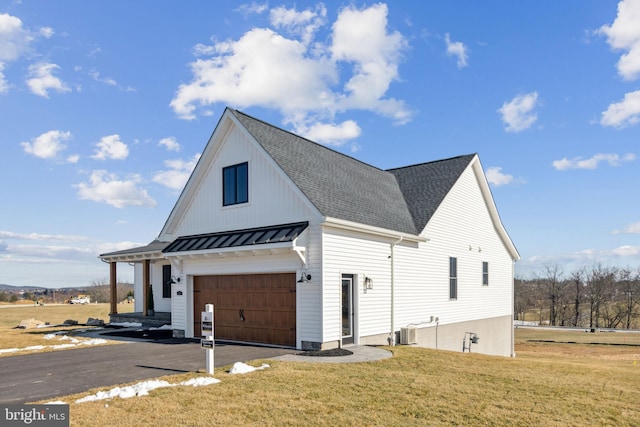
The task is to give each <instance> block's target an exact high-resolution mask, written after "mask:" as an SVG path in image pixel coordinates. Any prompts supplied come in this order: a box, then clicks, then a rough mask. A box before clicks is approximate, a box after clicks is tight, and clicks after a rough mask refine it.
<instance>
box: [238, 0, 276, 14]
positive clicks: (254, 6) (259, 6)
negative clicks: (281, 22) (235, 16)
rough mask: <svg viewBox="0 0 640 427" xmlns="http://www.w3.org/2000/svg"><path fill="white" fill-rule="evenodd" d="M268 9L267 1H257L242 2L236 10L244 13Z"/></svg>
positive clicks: (259, 12) (261, 11) (262, 11)
mask: <svg viewBox="0 0 640 427" xmlns="http://www.w3.org/2000/svg"><path fill="white" fill-rule="evenodd" d="M268 9H269V4H268V3H257V2H252V3H251V4H242V5H240V6H239V7H238V8H237V9H236V10H237V11H238V12H240V13H242V14H244V15H249V14H253V13H255V14H258V15H259V14H261V13H264V12H266V11H267V10H268Z"/></svg>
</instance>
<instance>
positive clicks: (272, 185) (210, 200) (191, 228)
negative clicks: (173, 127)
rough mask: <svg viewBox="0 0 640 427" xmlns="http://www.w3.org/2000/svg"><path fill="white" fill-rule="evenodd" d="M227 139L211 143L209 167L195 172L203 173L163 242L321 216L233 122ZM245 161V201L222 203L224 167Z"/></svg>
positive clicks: (162, 237)
mask: <svg viewBox="0 0 640 427" xmlns="http://www.w3.org/2000/svg"><path fill="white" fill-rule="evenodd" d="M226 137H227V138H226V139H225V140H224V141H222V142H221V145H220V146H219V147H215V148H216V151H215V158H214V159H213V161H212V162H211V163H210V164H209V166H208V168H207V169H206V170H198V171H196V172H197V173H198V174H203V176H202V177H199V179H201V181H200V185H199V186H198V188H197V189H196V190H195V191H194V193H193V194H191V196H190V197H189V200H184V202H185V203H187V207H186V209H185V210H184V212H183V213H182V215H181V217H180V218H177V219H175V221H176V223H175V224H173V225H172V226H170V227H165V230H163V233H161V235H160V239H161V240H164V241H171V240H173V239H175V238H177V237H180V236H189V235H195V234H205V233H215V232H220V231H229V230H239V229H246V228H252V227H262V226H267V225H276V224H286V223H290V222H297V221H305V220H308V219H309V218H310V217H316V219H317V220H318V221H319V220H320V217H319V216H318V215H319V214H318V212H317V211H316V210H315V208H312V206H311V205H310V204H309V202H308V201H307V200H306V199H305V198H304V197H302V195H301V193H300V192H299V190H298V189H297V188H296V187H295V186H294V185H293V184H292V183H291V181H290V180H289V178H288V177H286V175H284V173H283V172H282V170H281V169H280V168H278V167H277V165H276V164H275V162H274V161H273V159H271V158H270V157H269V156H268V155H267V154H266V153H265V152H264V150H262V148H261V147H260V146H259V145H258V144H257V143H256V142H255V141H253V140H251V139H250V137H248V136H246V134H245V133H244V132H242V131H241V130H239V129H237V128H236V127H235V126H234V127H233V128H232V129H231V130H230V131H229V132H228V133H227V134H226ZM208 149H209V148H208ZM244 162H248V165H249V172H248V175H249V201H248V203H242V204H238V205H232V206H222V170H223V168H225V167H227V166H232V165H237V164H240V163H244Z"/></svg>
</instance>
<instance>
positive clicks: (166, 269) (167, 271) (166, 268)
mask: <svg viewBox="0 0 640 427" xmlns="http://www.w3.org/2000/svg"><path fill="white" fill-rule="evenodd" d="M162 298H171V265H163V266H162Z"/></svg>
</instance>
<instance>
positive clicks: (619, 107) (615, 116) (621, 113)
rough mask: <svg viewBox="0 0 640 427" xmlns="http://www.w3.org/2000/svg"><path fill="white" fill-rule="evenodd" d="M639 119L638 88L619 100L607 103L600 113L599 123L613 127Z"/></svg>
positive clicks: (639, 99)
mask: <svg viewBox="0 0 640 427" xmlns="http://www.w3.org/2000/svg"><path fill="white" fill-rule="evenodd" d="M638 121H640V90H636V91H635V92H629V93H627V94H625V95H624V99H623V100H622V101H620V102H617V103H613V104H610V105H609V108H607V111H604V112H603V113H602V118H601V119H600V124H601V125H603V126H611V127H615V128H623V127H627V126H632V125H635V124H636V123H638Z"/></svg>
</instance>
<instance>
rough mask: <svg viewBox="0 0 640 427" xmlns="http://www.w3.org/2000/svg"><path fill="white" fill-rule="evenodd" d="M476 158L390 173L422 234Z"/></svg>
mask: <svg viewBox="0 0 640 427" xmlns="http://www.w3.org/2000/svg"><path fill="white" fill-rule="evenodd" d="M474 156H475V154H468V155H466V156H459V157H453V158H451V159H446V160H438V161H435V162H429V163H422V164H419V165H414V166H406V167H403V168H397V169H389V170H388V172H390V173H392V174H393V175H394V176H395V177H396V179H397V180H398V184H399V185H400V189H401V190H402V194H403V195H404V199H405V200H406V201H407V206H408V207H409V212H411V217H412V218H413V222H414V224H415V226H416V229H418V230H420V231H422V230H423V229H424V227H425V226H426V225H427V223H428V222H429V220H430V219H431V216H432V215H433V214H434V213H435V211H436V209H438V206H440V203H442V201H443V200H444V198H445V196H446V195H447V194H448V193H449V190H451V187H453V185H454V184H455V183H456V181H457V180H458V178H459V177H460V175H461V174H462V172H463V171H464V170H465V169H466V167H467V166H468V165H469V163H470V162H471V160H473V158H474Z"/></svg>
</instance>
